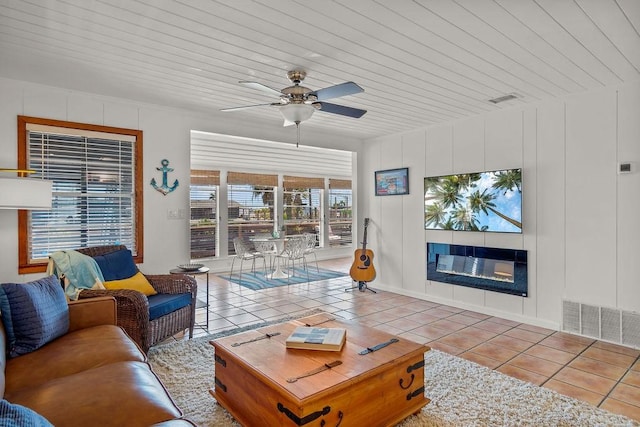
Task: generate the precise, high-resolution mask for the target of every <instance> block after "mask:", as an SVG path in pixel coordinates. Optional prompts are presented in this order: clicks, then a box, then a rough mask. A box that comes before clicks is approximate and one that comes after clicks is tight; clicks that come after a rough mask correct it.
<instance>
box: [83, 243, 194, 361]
mask: <svg viewBox="0 0 640 427" xmlns="http://www.w3.org/2000/svg"><path fill="white" fill-rule="evenodd" d="M119 249H126V247H125V246H123V245H111V246H94V247H89V248H81V249H76V250H77V251H78V252H80V253H83V254H85V255H89V256H91V257H95V256H97V255H104V254H107V253H110V252H114V251H117V250H119ZM145 277H146V278H147V280H149V283H151V286H153V288H154V289H155V290H156V291H157V292H158V294H185V293H190V294H191V304H190V305H188V306H186V307H183V308H180V309H178V310H175V311H173V312H171V313H169V314H167V315H165V316H162V317H159V318H157V319H154V320H151V321H150V320H149V301H148V299H147V297H146V296H145V295H144V294H142V293H141V292H138V291H133V290H129V289H119V290H89V289H86V290H83V291H82V292H80V298H81V299H82V298H94V297H99V296H112V297H114V298H115V299H116V305H117V310H118V312H117V316H118V318H117V324H118V325H119V326H121V327H122V328H123V329H124V330H125V331H126V332H127V334H129V336H130V337H131V338H132V339H133V340H134V341H135V342H137V343H138V345H139V346H140V348H142V350H143V351H144V352H145V353H146V352H147V351H148V350H149V348H150V347H151V346H153V345H155V344H157V343H159V342H161V341H164V340H165V339H167V338H169V337H171V336H173V335H175V334H177V333H178V332H181V331H184V330H185V329H189V338H193V327H194V324H195V309H196V294H197V291H198V287H197V282H196V280H195V279H194V278H193V277H190V276H186V275H180V274H158V275H146V274H145Z"/></svg>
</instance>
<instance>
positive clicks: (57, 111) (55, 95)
mask: <svg viewBox="0 0 640 427" xmlns="http://www.w3.org/2000/svg"><path fill="white" fill-rule="evenodd" d="M67 95H68V92H66V91H64V90H62V89H54V88H49V87H44V86H27V87H25V88H24V91H23V98H22V102H23V106H24V107H23V108H24V110H23V114H24V115H26V116H32V117H43V118H46V119H55V120H68V119H67Z"/></svg>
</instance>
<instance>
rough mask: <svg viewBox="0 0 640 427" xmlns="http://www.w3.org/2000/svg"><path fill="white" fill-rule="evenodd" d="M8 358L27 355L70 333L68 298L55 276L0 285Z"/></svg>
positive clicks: (0, 302)
mask: <svg viewBox="0 0 640 427" xmlns="http://www.w3.org/2000/svg"><path fill="white" fill-rule="evenodd" d="M0 315H1V316H2V321H3V323H4V327H5V331H6V333H7V350H8V353H9V357H16V356H20V355H21V354H27V353H30V352H32V351H34V350H36V349H38V348H40V347H42V346H43V345H45V344H46V343H48V342H49V341H52V340H54V339H56V338H58V337H59V336H61V335H64V334H66V333H67V331H68V330H69V307H68V305H67V298H66V297H65V294H64V291H63V290H62V287H61V286H60V282H59V281H58V279H57V277H55V276H48V277H45V278H44V279H40V280H36V281H34V282H29V283H3V284H2V285H0Z"/></svg>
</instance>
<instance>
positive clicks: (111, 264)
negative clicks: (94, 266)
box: [93, 249, 138, 282]
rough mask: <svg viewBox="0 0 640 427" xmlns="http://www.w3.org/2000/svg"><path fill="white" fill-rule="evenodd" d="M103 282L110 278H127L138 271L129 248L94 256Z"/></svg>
mask: <svg viewBox="0 0 640 427" xmlns="http://www.w3.org/2000/svg"><path fill="white" fill-rule="evenodd" d="M93 259H95V260H96V262H97V263H98V266H100V271H102V275H103V276H104V280H105V282H108V281H111V280H122V279H128V278H129V277H132V276H134V275H135V274H136V273H137V272H138V267H136V263H135V262H134V261H133V255H132V254H131V251H130V250H129V249H120V250H117V251H114V252H109V253H108V254H104V255H97V256H94V257H93Z"/></svg>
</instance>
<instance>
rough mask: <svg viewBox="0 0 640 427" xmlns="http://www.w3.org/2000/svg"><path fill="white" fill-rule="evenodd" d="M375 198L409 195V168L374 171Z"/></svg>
mask: <svg viewBox="0 0 640 427" xmlns="http://www.w3.org/2000/svg"><path fill="white" fill-rule="evenodd" d="M375 175H376V176H375V178H376V196H398V195H402V194H409V168H399V169H388V170H384V171H376V172H375Z"/></svg>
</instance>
